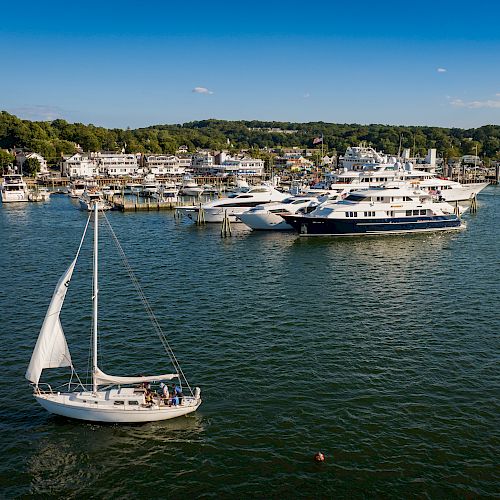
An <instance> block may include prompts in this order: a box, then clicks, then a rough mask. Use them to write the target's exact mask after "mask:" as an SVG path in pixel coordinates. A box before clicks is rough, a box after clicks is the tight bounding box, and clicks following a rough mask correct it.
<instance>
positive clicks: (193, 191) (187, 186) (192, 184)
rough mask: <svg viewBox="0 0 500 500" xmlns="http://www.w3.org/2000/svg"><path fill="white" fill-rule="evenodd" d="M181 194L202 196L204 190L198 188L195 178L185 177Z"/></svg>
mask: <svg viewBox="0 0 500 500" xmlns="http://www.w3.org/2000/svg"><path fill="white" fill-rule="evenodd" d="M180 192H181V194H182V195H184V196H200V195H201V193H203V188H202V187H201V186H198V184H197V183H196V181H195V180H194V178H193V177H191V176H190V175H185V176H184V177H183V179H182V186H181V191H180Z"/></svg>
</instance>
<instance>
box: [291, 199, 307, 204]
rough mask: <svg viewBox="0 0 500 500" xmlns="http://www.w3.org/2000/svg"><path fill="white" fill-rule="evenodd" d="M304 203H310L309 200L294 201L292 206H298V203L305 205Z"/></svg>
mask: <svg viewBox="0 0 500 500" xmlns="http://www.w3.org/2000/svg"><path fill="white" fill-rule="evenodd" d="M306 201H310V200H295V201H293V202H292V205H299V204H300V203H305V202H306Z"/></svg>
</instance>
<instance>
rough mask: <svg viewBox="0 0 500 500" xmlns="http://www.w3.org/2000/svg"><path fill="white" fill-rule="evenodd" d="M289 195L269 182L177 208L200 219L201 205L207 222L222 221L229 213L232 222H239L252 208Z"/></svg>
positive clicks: (186, 214)
mask: <svg viewBox="0 0 500 500" xmlns="http://www.w3.org/2000/svg"><path fill="white" fill-rule="evenodd" d="M286 197H287V195H286V194H285V193H281V192H280V191H278V190H276V189H275V188H274V187H272V186H269V185H267V184H261V185H259V186H254V187H252V188H251V189H250V190H249V191H248V192H246V193H240V194H238V195H236V196H234V197H232V198H220V199H217V200H213V201H209V202H208V203H205V204H203V205H201V204H200V205H199V206H196V205H190V206H184V207H179V208H177V210H178V211H179V212H180V213H181V214H183V215H185V216H186V217H188V218H189V219H191V220H193V221H195V222H196V221H198V215H199V212H200V207H201V209H202V210H203V215H204V220H205V222H222V221H223V219H224V216H225V215H227V217H228V218H229V220H230V221H231V222H239V219H238V217H239V216H240V215H241V214H243V213H244V212H247V211H248V210H250V209H251V208H253V207H255V206H257V205H260V204H262V203H269V202H271V201H283V200H284V199H285V198H286Z"/></svg>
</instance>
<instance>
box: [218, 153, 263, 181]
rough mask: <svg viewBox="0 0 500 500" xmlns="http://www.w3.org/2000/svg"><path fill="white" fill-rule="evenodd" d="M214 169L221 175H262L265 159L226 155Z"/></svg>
mask: <svg viewBox="0 0 500 500" xmlns="http://www.w3.org/2000/svg"><path fill="white" fill-rule="evenodd" d="M212 170H213V171H214V172H216V173H217V174H219V175H239V176H262V175H263V174H264V160H260V159H257V158H249V157H248V156H244V157H242V158H231V157H225V158H224V160H223V161H222V162H221V164H220V165H214V166H213V168H212Z"/></svg>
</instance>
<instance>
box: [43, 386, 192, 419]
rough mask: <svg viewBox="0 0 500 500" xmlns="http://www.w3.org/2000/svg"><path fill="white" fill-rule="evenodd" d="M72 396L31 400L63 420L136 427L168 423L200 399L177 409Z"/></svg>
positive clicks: (189, 399) (58, 394)
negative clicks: (117, 403) (110, 402)
mask: <svg viewBox="0 0 500 500" xmlns="http://www.w3.org/2000/svg"><path fill="white" fill-rule="evenodd" d="M73 395H74V393H51V394H35V395H34V397H35V399H36V400H37V401H38V403H40V405H41V406H42V407H43V408H45V409H46V410H47V411H48V412H50V413H53V414H54V415H60V416H62V417H68V418H74V419H77V420H86V421H89V422H103V423H116V424H137V423H146V422H157V421H160V420H169V419H172V418H176V417H181V416H183V415H187V414H189V413H192V412H194V411H196V410H197V409H198V407H199V406H200V404H201V399H199V398H198V399H194V398H184V401H183V404H181V405H178V406H158V405H152V406H151V407H146V406H142V405H139V406H134V407H131V406H127V405H124V406H122V407H116V406H113V405H112V404H106V402H104V401H101V400H98V402H97V403H96V401H95V398H94V399H93V398H91V397H89V398H88V399H87V402H85V403H83V402H82V401H79V400H75V399H76V398H74V397H73Z"/></svg>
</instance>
